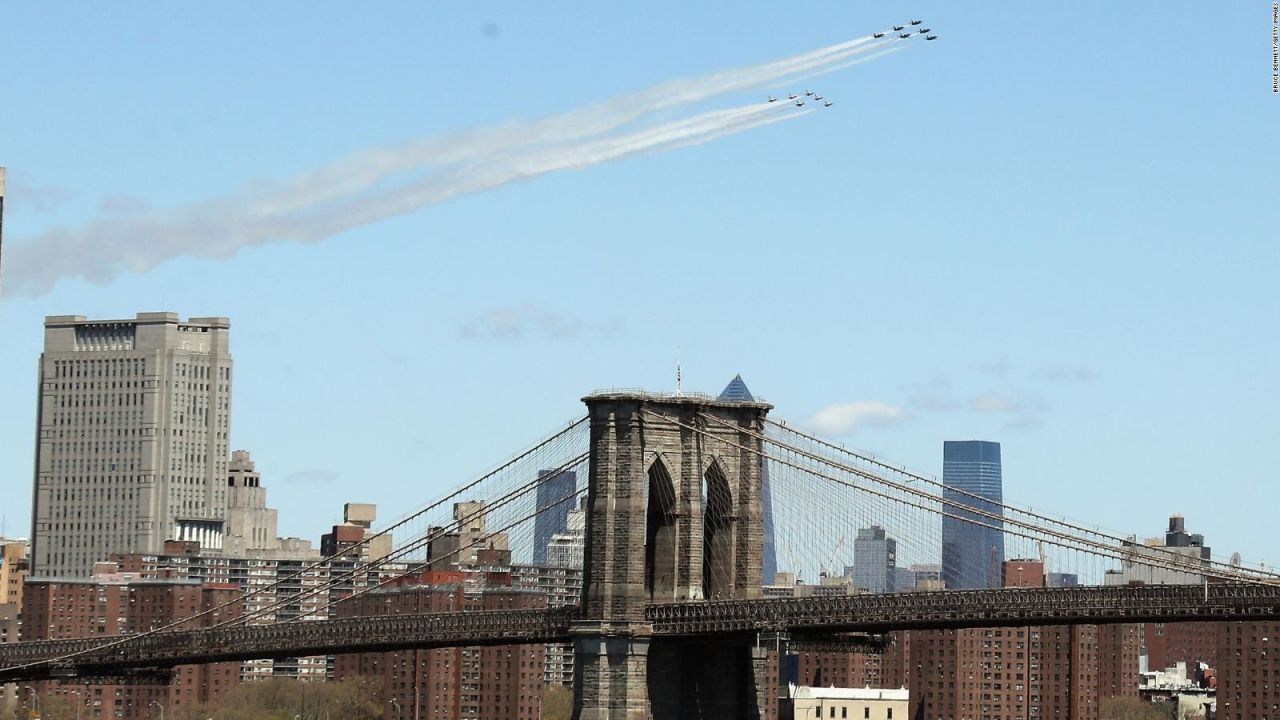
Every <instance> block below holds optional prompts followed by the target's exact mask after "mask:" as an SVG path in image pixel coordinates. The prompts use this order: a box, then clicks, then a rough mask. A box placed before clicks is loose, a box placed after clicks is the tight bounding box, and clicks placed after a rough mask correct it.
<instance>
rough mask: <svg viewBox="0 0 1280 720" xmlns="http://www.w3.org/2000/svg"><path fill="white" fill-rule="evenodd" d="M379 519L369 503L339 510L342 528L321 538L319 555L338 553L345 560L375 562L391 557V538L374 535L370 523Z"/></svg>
mask: <svg viewBox="0 0 1280 720" xmlns="http://www.w3.org/2000/svg"><path fill="white" fill-rule="evenodd" d="M377 519H378V507H377V506H376V505H373V504H372V503H347V504H345V505H343V506H342V524H341V525H334V526H333V530H332V531H331V532H328V533H325V534H324V535H322V536H321V537H320V554H322V555H324V556H325V557H330V556H333V555H338V554H339V553H341V554H343V555H345V556H347V557H348V559H354V560H362V561H364V562H374V561H377V560H381V559H383V558H385V557H386V556H388V555H390V554H391V549H392V542H391V540H392V538H391V535H390V534H381V533H377V532H374V530H373V521H374V520H377Z"/></svg>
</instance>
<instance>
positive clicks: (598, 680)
mask: <svg viewBox="0 0 1280 720" xmlns="http://www.w3.org/2000/svg"><path fill="white" fill-rule="evenodd" d="M573 652H574V655H573V658H574V663H575V665H574V681H573V695H574V706H575V708H574V717H575V718H577V720H649V718H650V717H652V715H651V711H650V706H649V688H648V674H649V638H648V637H644V636H639V635H595V634H593V635H579V636H578V637H577V638H576V639H575V640H574V646H573Z"/></svg>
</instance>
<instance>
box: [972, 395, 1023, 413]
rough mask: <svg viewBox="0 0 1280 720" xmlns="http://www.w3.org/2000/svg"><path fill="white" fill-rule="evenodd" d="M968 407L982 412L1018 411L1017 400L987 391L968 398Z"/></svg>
mask: <svg viewBox="0 0 1280 720" xmlns="http://www.w3.org/2000/svg"><path fill="white" fill-rule="evenodd" d="M969 409H971V410H976V411H978V412H984V413H1012V412H1017V411H1018V402H1017V401H1016V400H1014V399H1013V398H1011V397H1008V396H1007V395H1001V394H1000V393H995V392H989V393H983V394H981V395H979V396H978V397H976V398H974V399H972V400H970V401H969Z"/></svg>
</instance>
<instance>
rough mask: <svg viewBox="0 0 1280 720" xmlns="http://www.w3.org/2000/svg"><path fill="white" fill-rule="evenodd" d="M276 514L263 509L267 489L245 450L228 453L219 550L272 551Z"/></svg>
mask: <svg viewBox="0 0 1280 720" xmlns="http://www.w3.org/2000/svg"><path fill="white" fill-rule="evenodd" d="M278 519H279V513H278V511H277V510H276V509H275V508H272V507H267V489H266V488H265V487H263V486H262V476H261V475H260V474H258V472H257V471H256V470H255V469H254V465H253V459H252V458H250V457H249V451H248V450H236V451H235V452H233V453H231V463H230V464H229V465H228V466H227V522H226V526H225V532H224V536H223V550H224V551H226V553H227V554H228V555H240V554H242V553H244V552H247V551H249V550H275V549H276V548H278V547H280V538H278V537H277V536H276V528H277V527H278Z"/></svg>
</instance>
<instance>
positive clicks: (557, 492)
mask: <svg viewBox="0 0 1280 720" xmlns="http://www.w3.org/2000/svg"><path fill="white" fill-rule="evenodd" d="M552 473H555V477H550V478H549V477H547V476H548V475H551V474H552ZM538 480H539V481H540V482H539V483H538V507H539V508H548V510H547V511H546V512H543V513H541V514H539V515H538V516H537V517H535V518H534V519H533V564H534V565H545V564H546V563H547V545H548V544H550V542H551V538H552V536H554V535H556V534H558V533H567V532H569V511H570V510H572V509H574V508H575V507H577V506H578V501H577V499H576V498H572V497H569V496H570V495H572V494H573V491H574V490H575V489H577V487H578V474H577V473H575V472H573V471H572V470H562V471H560V472H558V473H557V472H555V471H554V470H542V471H540V472H539V473H538Z"/></svg>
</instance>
